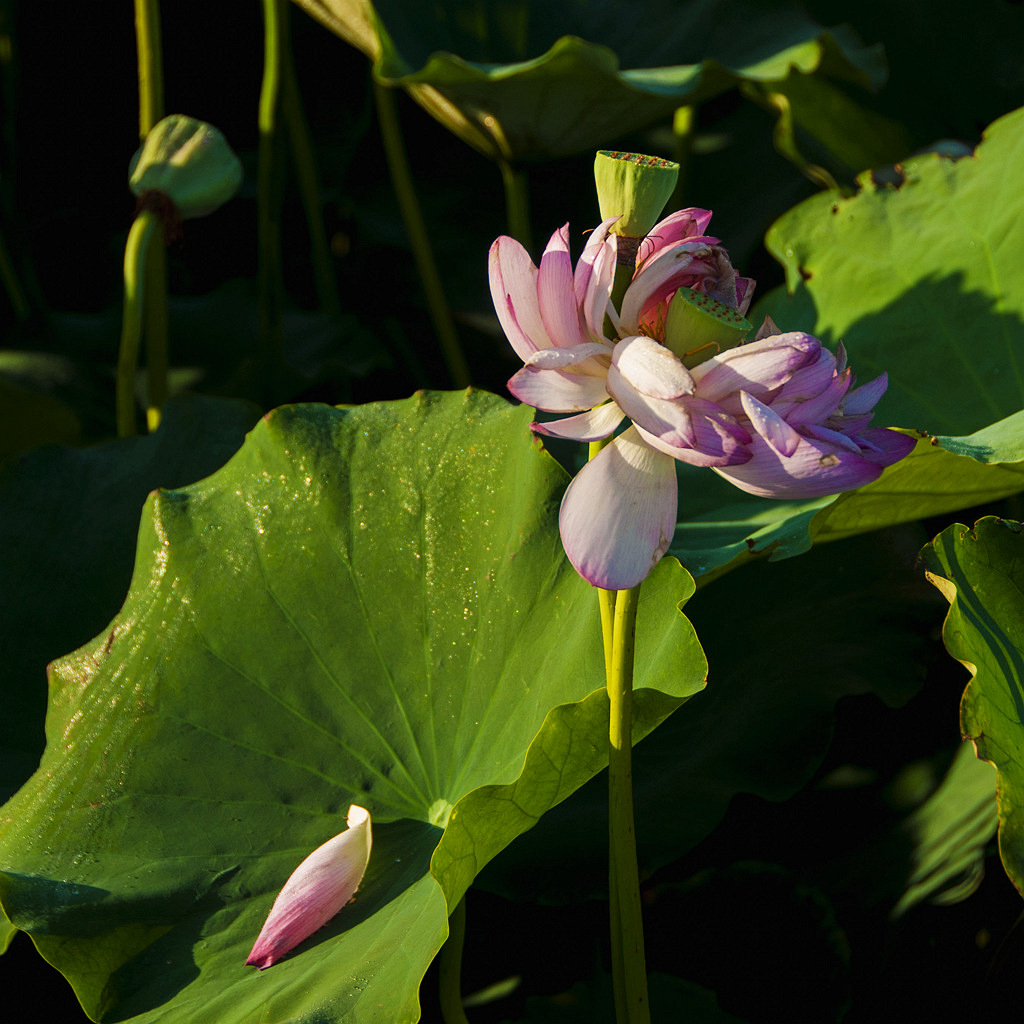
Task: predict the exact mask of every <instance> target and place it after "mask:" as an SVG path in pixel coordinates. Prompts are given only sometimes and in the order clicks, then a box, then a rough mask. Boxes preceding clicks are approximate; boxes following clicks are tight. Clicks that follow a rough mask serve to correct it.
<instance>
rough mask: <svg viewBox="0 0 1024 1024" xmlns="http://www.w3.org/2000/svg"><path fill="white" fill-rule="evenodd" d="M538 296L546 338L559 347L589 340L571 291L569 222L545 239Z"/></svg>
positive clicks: (539, 273) (538, 278)
mask: <svg viewBox="0 0 1024 1024" xmlns="http://www.w3.org/2000/svg"><path fill="white" fill-rule="evenodd" d="M537 299H538V305H539V308H540V315H541V319H542V320H543V321H544V329H545V331H546V332H547V335H548V337H549V338H550V339H551V341H552V342H553V343H554V344H555V345H556V346H558V347H566V346H570V345H580V344H583V343H584V342H587V341H589V340H590V339H589V337H588V336H587V335H586V334H585V332H584V331H583V328H582V326H581V324H580V314H579V309H578V307H577V305H576V296H575V292H574V291H573V268H572V258H571V257H570V256H569V225H568V224H564V225H563V226H562V227H561V228H560V229H559V230H558V231H556V232H555V233H554V234H553V235H552V236H551V239H550V241H549V242H548V246H547V248H546V249H545V250H544V255H543V256H541V260H540V270H539V271H538V273H537Z"/></svg>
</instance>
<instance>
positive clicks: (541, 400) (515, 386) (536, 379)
mask: <svg viewBox="0 0 1024 1024" xmlns="http://www.w3.org/2000/svg"><path fill="white" fill-rule="evenodd" d="M604 383H605V382H604V379H603V378H602V377H597V376H594V375H593V374H589V373H569V372H568V371H563V370H538V369H536V368H534V367H532V366H524V367H523V368H522V369H521V370H520V371H519V372H518V373H516V374H514V375H513V376H512V377H511V378H510V379H509V382H508V389H509V391H511V392H512V394H513V395H515V396H516V398H518V399H519V401H520V402H522V403H523V404H524V405H530V406H533V408H534V409H543V410H544V411H545V412H583V410H584V409H593V408H594V406H595V405H600V404H601V403H602V402H605V401H607V400H608V392H607V391H606V390H605V386H604Z"/></svg>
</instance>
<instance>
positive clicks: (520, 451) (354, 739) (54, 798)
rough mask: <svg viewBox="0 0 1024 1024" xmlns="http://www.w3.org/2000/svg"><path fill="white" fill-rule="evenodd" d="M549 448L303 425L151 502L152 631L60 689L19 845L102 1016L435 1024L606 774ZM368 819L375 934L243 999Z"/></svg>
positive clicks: (664, 709) (656, 581)
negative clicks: (308, 890)
mask: <svg viewBox="0 0 1024 1024" xmlns="http://www.w3.org/2000/svg"><path fill="white" fill-rule="evenodd" d="M529 420H530V410H528V409H525V408H514V407H511V406H509V405H508V404H507V403H505V402H504V401H502V400H501V399H498V398H496V397H494V396H492V395H487V394H485V393H481V392H468V393H466V394H465V395H439V394H420V395H418V396H416V397H415V398H413V399H409V400H407V401H403V402H394V403H381V404H376V405H370V406H363V407H357V408H353V409H342V410H337V409H332V408H329V407H326V406H295V407H286V408H283V409H279V410H276V411H275V412H273V413H271V414H269V415H268V416H267V417H265V418H264V419H263V420H262V421H261V422H260V423H259V424H258V425H257V427H256V428H255V429H254V430H253V432H252V433H251V434H250V435H249V437H248V439H247V440H246V443H245V444H244V446H243V447H242V449H241V451H240V452H239V453H238V455H237V456H236V457H235V458H234V459H233V460H232V461H231V462H230V463H229V464H228V465H227V466H226V467H225V468H224V469H222V470H221V471H220V472H218V473H216V474H215V475H214V476H212V477H210V478H209V479H207V480H205V481H202V482H201V483H199V484H196V485H193V486H191V487H188V488H186V489H183V490H179V491H171V492H160V493H157V494H156V495H154V496H153V497H151V499H150V501H149V502H148V504H147V507H146V510H145V514H144V517H143V522H142V527H141V532H140V536H139V549H138V560H137V563H136V571H135V576H134V578H133V581H132V587H131V590H130V592H129V596H128V599H127V601H126V603H125V606H124V608H123V609H122V611H121V613H120V615H118V617H117V618H116V619H115V620H114V622H113V623H112V624H111V626H110V628H109V629H108V630H105V631H104V632H103V633H102V634H101V635H100V636H99V637H98V638H97V639H96V640H95V641H93V642H92V643H91V644H89V645H87V646H86V647H84V648H82V649H81V650H79V651H78V652H76V653H74V654H72V655H69V656H68V657H66V658H64V659H62V660H61V661H59V662H57V663H56V664H55V665H54V667H53V669H52V673H51V686H52V693H51V703H50V711H49V716H48V719H47V738H48V745H47V749H46V752H45V754H44V757H43V760H42V763H41V764H40V767H39V770H38V772H37V773H36V774H35V775H34V776H33V777H32V779H31V780H30V781H29V782H28V783H27V784H26V785H25V787H23V789H22V790H21V791H20V792H19V793H18V794H17V795H16V796H15V797H14V798H13V799H12V800H11V801H10V802H9V803H8V804H7V805H6V806H5V808H4V811H3V815H2V829H3V835H2V838H0V865H2V869H3V870H2V872H0V903H2V906H3V909H4V911H5V912H6V913H7V914H8V916H9V917H10V919H11V920H12V921H13V922H14V924H15V925H17V926H18V927H19V928H22V929H24V930H26V931H28V932H29V933H30V934H31V936H32V938H33V940H34V941H35V943H36V945H37V946H38V948H39V949H40V951H41V952H42V953H43V955H44V956H45V957H46V958H47V959H48V960H49V961H50V962H51V963H53V964H54V965H55V966H57V967H58V968H59V969H60V970H61V971H62V972H63V973H64V974H65V975H67V976H68V977H69V978H70V979H71V981H72V983H73V984H74V985H75V987H76V990H77V992H78V994H79V997H80V998H81V1000H82V1002H83V1004H84V1005H85V1007H86V1009H87V1010H88V1012H89V1013H90V1014H91V1015H92V1016H94V1017H96V1018H99V1017H101V1016H103V1017H113V1018H116V1019H124V1018H125V1017H136V1018H137V1019H138V1020H140V1021H156V1020H160V1021H188V1022H189V1024H203V1022H209V1024H231V1022H232V1021H250V1020H254V1019H264V1020H266V1019H274V1020H289V1021H308V1022H311V1021H314V1020H325V1019H328V1018H329V1019H332V1020H340V1019H344V1020H351V1021H363V1022H380V1024H395V1022H398V1021H413V1020H415V1019H417V1016H418V1004H417V989H418V985H419V982H420V980H421V978H422V976H423V973H424V971H425V970H426V967H427V965H428V964H429V962H430V960H431V958H432V957H433V956H434V954H435V953H436V951H437V949H438V948H439V946H440V945H441V943H442V942H443V941H444V938H445V936H446V931H447V928H446V918H447V914H448V909H449V908H450V907H451V906H452V905H453V902H454V901H456V900H458V899H459V898H460V896H461V894H462V892H463V890H464V888H465V886H466V885H467V884H468V882H469V881H470V880H471V878H472V876H473V874H474V873H475V871H476V870H478V868H479V867H480V866H482V865H483V864H484V863H485V862H486V860H487V859H488V858H489V857H491V856H493V854H494V853H495V852H497V851H498V850H499V849H501V847H503V846H504V845H506V844H508V843H509V842H511V840H512V839H514V838H515V836H516V835H518V834H519V833H520V832H522V831H523V830H525V829H527V828H529V827H530V826H531V825H532V824H533V823H534V822H535V821H536V820H537V818H538V817H540V816H541V815H542V814H543V813H544V812H545V811H546V810H547V809H548V808H549V807H550V806H552V805H553V804H554V803H555V802H557V801H558V800H560V799H563V798H564V797H565V796H566V795H568V793H570V792H571V791H572V790H573V789H574V788H576V787H577V786H579V785H581V784H582V783H583V782H584V781H585V780H586V779H587V778H588V777H589V776H590V775H592V774H593V773H594V772H596V771H598V770H599V769H600V767H601V766H602V765H603V764H604V763H605V760H606V742H607V741H606V729H607V699H606V697H605V694H604V690H603V688H602V682H603V664H602V660H603V659H602V653H601V650H602V645H601V632H600V626H599V621H598V614H597V609H596V604H597V602H596V598H595V595H594V592H593V590H592V588H591V587H590V586H589V585H587V584H586V583H585V582H584V581H582V580H581V579H580V578H579V577H578V576H577V575H576V574H575V572H574V571H573V570H572V569H571V568H570V567H569V566H568V563H567V561H566V560H565V558H564V556H563V554H562V551H561V545H560V540H559V536H558V530H557V525H556V514H557V505H558V501H559V497H560V493H561V491H562V489H563V488H564V486H565V475H564V473H563V472H562V470H561V469H560V468H559V467H558V466H557V464H556V463H555V462H554V461H553V460H551V459H550V458H549V457H548V456H547V455H546V454H545V453H543V451H541V450H540V448H539V446H538V445H537V444H536V443H535V442H534V441H533V440H532V439H531V437H530V432H529V429H528V424H529ZM692 587H693V585H692V581H691V580H690V579H689V577H688V576H687V575H686V574H685V573H684V572H683V571H682V570H681V569H680V568H679V566H678V564H677V563H675V562H673V561H672V560H671V559H668V560H665V561H664V562H663V563H662V564H661V565H659V566H658V567H657V569H656V571H655V572H654V573H653V574H652V576H651V577H650V579H649V581H648V582H647V583H646V584H645V588H644V596H643V597H642V599H641V607H640V626H639V637H638V649H639V651H640V652H641V654H640V658H639V660H638V677H637V681H638V686H639V689H638V690H637V693H636V698H637V700H636V709H637V716H636V718H637V720H636V728H635V733H634V735H635V736H636V738H638V739H639V738H640V737H641V736H642V735H643V734H644V733H645V732H646V731H648V730H649V729H650V728H652V727H653V726H654V725H655V724H656V723H657V722H658V721H659V720H660V719H661V718H663V717H665V716H666V715H668V714H669V713H670V712H671V711H672V710H673V709H675V708H676V707H678V706H679V705H680V704H681V703H682V702H683V701H684V700H685V699H686V698H687V697H688V696H690V695H691V694H692V693H694V692H696V691H697V690H698V689H699V688H700V687H701V686H702V685H703V680H704V675H705V668H706V663H705V661H704V657H703V653H702V651H701V649H700V646H699V645H698V643H697V640H696V637H695V635H694V633H693V630H692V628H691V627H690V626H689V624H688V623H687V621H686V620H685V619H684V618H683V617H682V616H681V615H680V614H679V610H678V606H679V603H680V602H681V600H683V599H685V598H686V597H687V596H688V595H689V594H690V593H691V592H692ZM352 802H355V803H359V804H361V805H363V806H365V807H367V808H368V809H369V810H370V812H371V814H372V815H373V819H374V839H375V842H374V853H373V856H372V858H371V862H370V866H369V870H368V873H367V875H366V878H365V880H364V882H363V885H362V887H361V890H360V893H359V896H358V898H357V901H356V903H355V905H354V906H352V907H349V908H347V909H346V910H345V911H344V912H343V913H341V914H340V915H339V916H338V917H337V918H335V919H334V921H332V922H331V923H330V924H329V925H328V926H327V927H325V928H324V929H322V930H321V931H320V932H318V933H317V934H316V935H314V936H313V937H311V938H310V939H309V940H308V941H307V942H305V943H303V944H302V945H301V946H300V947H299V948H298V950H297V951H296V953H295V954H293V955H292V956H290V957H289V958H287V959H286V960H285V961H284V962H282V963H279V964H276V965H275V966H274V967H273V968H271V969H270V970H269V971H267V972H264V973H262V974H257V973H256V972H255V971H254V970H253V969H252V968H248V967H245V966H244V961H245V959H246V956H247V954H248V952H249V948H250V946H251V945H252V942H253V941H254V939H255V936H256V934H257V932H258V931H259V928H260V925H261V924H262V921H263V919H264V917H265V916H266V914H267V911H268V910H269V907H270V903H271V901H272V899H273V897H274V895H275V893H276V892H277V890H278V889H279V888H280V886H281V885H282V884H283V882H284V880H285V879H286V878H287V877H288V875H289V873H290V872H291V871H292V869H293V868H294V867H295V865H296V864H297V863H298V862H299V861H300V860H301V859H302V857H303V856H304V855H305V854H306V853H308V852H309V851H310V850H312V849H313V848H314V847H315V846H317V845H319V844H320V843H322V842H323V841H324V840H326V839H327V838H329V837H330V836H332V835H334V834H335V833H337V832H339V831H341V829H342V823H343V819H344V816H345V812H346V810H347V808H348V806H349V804H350V803H352ZM442 829H444V832H443V834H442ZM432 857H433V865H432V866H431V858H432Z"/></svg>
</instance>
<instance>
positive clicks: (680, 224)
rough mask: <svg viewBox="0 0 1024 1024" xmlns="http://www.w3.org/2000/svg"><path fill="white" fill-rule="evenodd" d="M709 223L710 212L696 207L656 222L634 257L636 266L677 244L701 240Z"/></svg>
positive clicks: (679, 211)
mask: <svg viewBox="0 0 1024 1024" xmlns="http://www.w3.org/2000/svg"><path fill="white" fill-rule="evenodd" d="M710 223H711V211H710V210H700V209H697V207H690V208H688V209H686V210H678V211H677V212H676V213H673V214H670V215H669V216H668V217H666V218H665V219H664V220H661V221H658V223H657V224H655V225H654V227H653V228H651V230H650V231H649V232H648V234H647V237H646V238H645V239H644V240H643V241H642V242H641V243H640V249H639V250H638V252H637V255H636V262H637V266H639V265H640V264H642V263H643V262H644V261H645V260H648V259H650V258H651V257H653V256H660V255H662V254H663V253H664V252H665V251H666V250H667V249H669V248H671V247H672V246H673V245H675V244H676V243H677V242H686V241H690V240H691V239H694V238H701V237H702V236H703V235H704V232H705V231H706V230H707V227H708V224H710ZM707 241H711V242H717V241H718V239H717V238H715V239H707Z"/></svg>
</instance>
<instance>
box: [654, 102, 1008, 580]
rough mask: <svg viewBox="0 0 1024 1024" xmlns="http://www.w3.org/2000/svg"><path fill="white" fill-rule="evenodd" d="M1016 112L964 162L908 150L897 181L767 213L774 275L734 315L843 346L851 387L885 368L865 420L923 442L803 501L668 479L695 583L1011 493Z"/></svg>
mask: <svg viewBox="0 0 1024 1024" xmlns="http://www.w3.org/2000/svg"><path fill="white" fill-rule="evenodd" d="M1022 168H1024V111H1017V112H1015V113H1013V114H1010V115H1008V116H1007V117H1005V118H1002V119H1001V120H999V121H997V122H996V123H995V124H993V125H992V126H991V127H990V128H989V130H988V131H987V132H986V134H985V139H984V141H983V142H982V143H981V144H980V145H979V146H978V148H977V150H976V152H975V155H974V156H973V157H971V158H968V159H962V160H958V161H955V162H954V161H951V160H949V159H947V158H944V157H940V156H937V155H934V154H932V155H928V156H923V157H920V158H917V159H914V160H910V161H908V162H907V163H906V164H904V165H903V170H902V172H901V173H902V174H903V176H904V178H903V181H902V184H900V185H899V187H895V186H892V185H886V184H876V183H874V182H873V181H872V180H871V178H870V177H869V176H863V177H862V178H861V179H860V183H861V191H860V192H859V193H858V194H857V195H855V196H853V197H851V198H844V197H842V196H840V195H839V194H838V193H835V192H831V193H823V194H822V195H819V196H815V197H813V198H811V199H809V200H807V201H806V202H804V203H801V204H800V205H799V206H797V207H796V208H795V209H793V210H791V211H790V212H789V213H788V214H786V215H785V216H784V217H783V218H782V219H781V220H779V221H777V222H776V223H775V224H774V225H773V226H772V228H771V229H770V231H769V232H768V238H767V242H768V245H769V248H770V249H771V250H772V252H773V253H774V254H775V256H776V257H777V258H778V259H779V260H780V261H781V262H782V263H783V265H784V266H785V268H786V274H787V279H788V286H787V287H788V288H789V292H788V293H787V292H786V290H784V289H778V290H776V291H775V292H772V293H771V294H770V295H768V296H767V297H766V298H765V299H764V300H762V301H761V302H760V303H759V304H758V305H757V306H756V307H755V309H754V311H753V312H752V313H750V314H749V315H748V319H750V320H751V321H752V322H753V323H755V324H758V323H760V322H761V320H762V319H763V318H764V316H766V315H769V316H771V317H772V318H773V319H774V320H775V322H776V323H777V324H778V326H779V328H780V329H781V330H805V331H810V332H811V333H814V334H816V335H817V336H818V337H820V338H822V340H824V341H825V342H827V343H829V344H831V345H835V344H836V343H837V342H838V341H840V340H841V341H842V343H843V345H844V346H845V347H846V349H847V350H848V351H849V357H850V365H851V366H852V367H853V369H854V371H855V372H856V374H857V378H858V380H859V381H860V382H866V381H868V380H870V379H872V378H873V377H874V376H876V375H877V374H879V373H883V372H887V373H888V376H889V388H888V391H887V392H886V394H885V395H884V396H883V398H882V400H881V401H880V402H879V404H878V406H877V408H876V410H875V418H874V424H873V425H875V426H897V427H901V428H907V429H912V430H914V431H917V432H919V433H920V434H927V435H930V436H927V437H923V438H922V440H921V441H920V443H919V444H918V446H917V448H916V449H915V450H914V451H913V452H912V453H911V455H910V456H909V457H908V458H906V459H904V460H903V461H901V462H898V463H896V464H895V465H894V466H890V467H889V468H888V469H887V470H886V471H885V472H884V473H883V474H882V476H881V477H880V478H879V479H878V480H877V481H875V482H874V483H872V484H868V485H867V486H865V487H862V488H860V489H859V490H857V491H854V492H851V493H849V494H846V495H842V496H838V497H832V498H823V499H818V500H815V501H809V502H785V503H780V502H772V501H770V500H758V499H752V498H748V497H747V496H745V495H742V494H740V493H739V492H738V491H736V490H735V489H732V488H729V487H728V486H727V485H724V484H723V483H722V482H720V481H717V480H712V479H710V478H709V474H707V473H703V474H702V473H700V471H684V472H683V474H682V475H681V481H682V484H681V491H680V496H681V497H680V512H681V521H680V523H679V526H678V528H677V531H676V536H675V539H674V542H673V545H672V548H671V550H672V552H673V554H675V555H677V557H679V558H680V560H681V561H682V562H683V564H684V565H686V566H687V568H688V569H689V570H690V571H691V572H692V573H694V575H698V576H707V575H708V574H711V573H720V572H722V571H724V570H725V569H726V568H731V567H734V566H736V565H739V564H742V563H743V562H744V561H746V560H748V559H749V558H750V557H751V556H758V555H761V554H763V553H765V552H769V553H771V554H772V556H773V557H775V558H783V557H787V556H789V555H793V554H800V553H802V552H803V551H806V550H807V548H808V547H809V546H810V544H811V543H812V542H814V541H815V540H825V539H834V538H837V537H843V536H849V535H851V534H853V533H857V532H861V531H864V530H871V529H877V528H878V527H880V526H885V525H890V524H894V523H898V522H906V521H908V520H911V519H919V518H922V517H926V516H931V515H937V514H941V513H945V512H950V511H954V510H956V509H960V508H967V507H970V506H972V505H977V504H982V503H985V502H989V501H994V500H997V499H1000V498H1004V497H1007V496H1008V495H1011V494H1014V493H1017V492H1018V491H1020V490H1021V489H1022V488H1024V458H1022V456H1024V413H1022V412H1021V407H1022V405H1024V281H1022V279H1021V277H1020V275H1019V273H1018V272H1017V268H1018V267H1019V266H1020V264H1021V262H1022V261H1024V218H1022V217H1021V216H1020V212H1021V207H1022V205H1024V199H1022V198H1021V197H1022V196H1024V169H1022Z"/></svg>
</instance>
